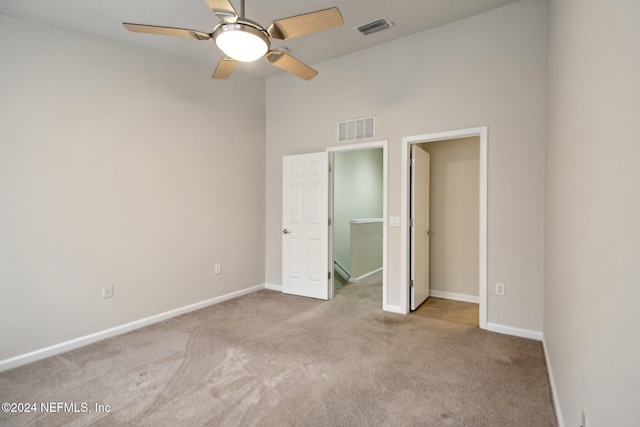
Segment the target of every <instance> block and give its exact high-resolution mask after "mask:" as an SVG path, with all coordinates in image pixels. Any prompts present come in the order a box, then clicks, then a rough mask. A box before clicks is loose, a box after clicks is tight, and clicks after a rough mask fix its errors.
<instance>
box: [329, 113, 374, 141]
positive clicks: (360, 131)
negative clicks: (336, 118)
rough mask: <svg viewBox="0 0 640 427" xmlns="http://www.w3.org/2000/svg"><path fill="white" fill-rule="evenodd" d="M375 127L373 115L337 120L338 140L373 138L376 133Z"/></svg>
mask: <svg viewBox="0 0 640 427" xmlns="http://www.w3.org/2000/svg"><path fill="white" fill-rule="evenodd" d="M375 129H376V118H375V117H365V118H362V119H355V120H345V121H343V122H338V142H354V141H362V140H363V139H369V138H373V137H375V134H376V132H375Z"/></svg>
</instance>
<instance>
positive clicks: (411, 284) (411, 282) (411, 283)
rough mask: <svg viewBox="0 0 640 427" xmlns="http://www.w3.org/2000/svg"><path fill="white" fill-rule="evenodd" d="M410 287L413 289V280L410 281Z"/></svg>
mask: <svg viewBox="0 0 640 427" xmlns="http://www.w3.org/2000/svg"><path fill="white" fill-rule="evenodd" d="M409 287H410V288H413V279H411V280H409Z"/></svg>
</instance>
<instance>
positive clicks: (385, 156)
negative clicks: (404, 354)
mask: <svg viewBox="0 0 640 427" xmlns="http://www.w3.org/2000/svg"><path fill="white" fill-rule="evenodd" d="M371 148H382V309H383V310H385V311H392V312H396V313H397V311H394V310H395V308H396V307H395V306H389V305H387V294H388V289H389V287H388V284H387V282H388V276H389V269H388V268H387V252H388V251H389V247H388V244H387V242H388V238H387V206H388V203H389V190H388V189H389V142H388V141H387V140H382V141H374V142H364V143H361V144H350V145H341V146H339V147H328V148H327V151H328V152H330V153H335V152H338V151H355V150H368V149H371ZM331 194H333V193H331ZM331 197H333V195H332V196H331ZM331 250H332V248H329V251H331ZM387 307H393V309H387ZM403 314H404V313H403Z"/></svg>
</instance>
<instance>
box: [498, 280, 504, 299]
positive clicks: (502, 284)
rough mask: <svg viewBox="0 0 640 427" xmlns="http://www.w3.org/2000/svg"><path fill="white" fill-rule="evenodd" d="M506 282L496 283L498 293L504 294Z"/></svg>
mask: <svg viewBox="0 0 640 427" xmlns="http://www.w3.org/2000/svg"><path fill="white" fill-rule="evenodd" d="M504 288H505V286H504V283H496V295H500V296H501V297H502V296H504Z"/></svg>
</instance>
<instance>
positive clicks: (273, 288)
mask: <svg viewBox="0 0 640 427" xmlns="http://www.w3.org/2000/svg"><path fill="white" fill-rule="evenodd" d="M264 288H265V289H269V290H270V291H278V292H282V286H281V285H272V284H271V283H265V284H264Z"/></svg>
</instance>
